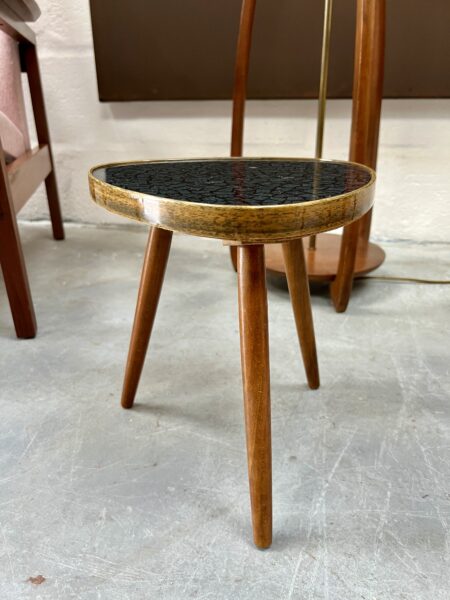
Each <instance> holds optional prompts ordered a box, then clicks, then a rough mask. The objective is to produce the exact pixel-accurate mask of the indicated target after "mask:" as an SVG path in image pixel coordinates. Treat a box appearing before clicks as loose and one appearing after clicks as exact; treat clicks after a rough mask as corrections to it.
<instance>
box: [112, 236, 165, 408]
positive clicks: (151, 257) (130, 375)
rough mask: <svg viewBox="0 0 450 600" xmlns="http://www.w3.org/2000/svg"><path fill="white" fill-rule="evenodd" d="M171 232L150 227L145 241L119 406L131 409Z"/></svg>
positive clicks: (160, 285) (159, 289)
mask: <svg viewBox="0 0 450 600" xmlns="http://www.w3.org/2000/svg"><path fill="white" fill-rule="evenodd" d="M171 241H172V232H171V231H166V230H165V229H160V228H159V227H156V226H155V227H153V228H152V230H151V232H150V235H149V239H148V244H147V250H146V254H145V260H144V266H143V268H142V276H141V284H140V287H139V295H138V300H137V306H136V314H135V317H134V325H133V333H132V334H131V342H130V349H129V351H128V361H127V367H126V371H125V380H124V384H123V391H122V406H123V408H131V407H132V406H133V403H134V397H135V395H136V390H137V387H138V384H139V378H140V376H141V372H142V367H143V366H144V361H145V354H146V352H147V347H148V342H149V340H150V334H151V332H152V328H153V323H154V320H155V315H156V309H157V308H158V301H159V296H160V293H161V288H162V284H163V281H164V273H165V271H166V265H167V260H168V258H169V252H170V244H171Z"/></svg>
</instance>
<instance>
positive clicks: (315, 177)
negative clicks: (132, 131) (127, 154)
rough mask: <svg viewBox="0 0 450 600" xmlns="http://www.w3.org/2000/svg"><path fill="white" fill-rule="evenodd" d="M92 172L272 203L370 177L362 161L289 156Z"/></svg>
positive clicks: (325, 193)
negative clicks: (277, 158)
mask: <svg viewBox="0 0 450 600" xmlns="http://www.w3.org/2000/svg"><path fill="white" fill-rule="evenodd" d="M93 175H94V177H96V178H97V179H100V180H102V181H105V182H106V183H108V184H111V185H114V186H116V187H119V188H122V189H125V190H131V191H135V192H141V193H143V194H148V195H151V196H159V197H163V198H171V199H173V200H185V201H188V202H196V203H206V204H217V205H230V206H239V205H242V206H270V205H272V206H273V205H280V204H296V203H301V202H310V201H311V200H320V199H324V198H330V197H333V196H339V195H341V194H347V193H349V192H352V191H354V190H356V189H358V188H361V187H363V186H364V185H366V184H367V183H369V181H370V178H371V174H370V171H369V170H368V169H365V168H364V167H361V166H358V165H355V164H351V163H345V162H331V161H330V162H327V161H317V160H293V159H292V160H290V159H281V160H273V159H238V160H236V159H217V160H179V161H168V162H143V163H128V164H122V165H120V164H119V165H111V166H108V167H106V168H104V167H99V168H98V169H96V170H95V171H94V173H93Z"/></svg>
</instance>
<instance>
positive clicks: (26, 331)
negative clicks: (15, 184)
mask: <svg viewBox="0 0 450 600" xmlns="http://www.w3.org/2000/svg"><path fill="white" fill-rule="evenodd" d="M0 263H1V267H2V271H3V278H4V280H5V287H6V292H7V294H8V299H9V304H10V306H11V313H12V317H13V321H14V326H15V329H16V334H17V337H19V338H34V337H35V335H36V331H37V325H36V316H35V314H34V308H33V300H32V298H31V292H30V286H29V283H28V276H27V271H26V268H25V261H24V258H23V253H22V246H21V243H20V237H19V231H18V228H17V222H16V213H15V210H14V206H13V203H12V197H11V191H10V188H9V179H8V174H7V173H6V168H5V160H4V156H3V150H2V148H1V144H0Z"/></svg>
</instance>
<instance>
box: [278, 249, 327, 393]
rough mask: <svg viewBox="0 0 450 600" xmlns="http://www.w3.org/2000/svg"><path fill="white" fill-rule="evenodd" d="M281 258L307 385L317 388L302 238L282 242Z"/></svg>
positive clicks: (316, 367)
mask: <svg viewBox="0 0 450 600" xmlns="http://www.w3.org/2000/svg"><path fill="white" fill-rule="evenodd" d="M283 258H284V264H285V269H286V278H287V283H288V287H289V294H290V296H291V303H292V309H293V311H294V317H295V325H296V327H297V334H298V339H299V342H300V348H301V351H302V355H303V364H304V365H305V371H306V377H307V379H308V385H309V387H310V388H311V389H312V390H316V389H317V388H318V387H319V385H320V378H319V365H318V363H317V351H316V339H315V336H314V324H313V318H312V311H311V299H310V295H309V282H308V274H307V272H306V264H305V253H304V250H303V241H302V240H301V239H298V240H293V241H291V242H285V243H284V244H283Z"/></svg>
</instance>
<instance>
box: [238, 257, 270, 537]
mask: <svg viewBox="0 0 450 600" xmlns="http://www.w3.org/2000/svg"><path fill="white" fill-rule="evenodd" d="M238 290H239V325H240V334H241V336H240V337H241V361H242V378H243V385H244V407H245V424H246V437H247V457H248V474H249V483H250V498H251V507H252V521H253V539H254V542H255V544H256V546H258V547H259V548H268V547H269V546H270V544H271V543H272V450H271V426H270V373H269V332H268V323H267V290H266V269H265V263H264V246H260V245H258V246H240V247H239V249H238Z"/></svg>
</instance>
